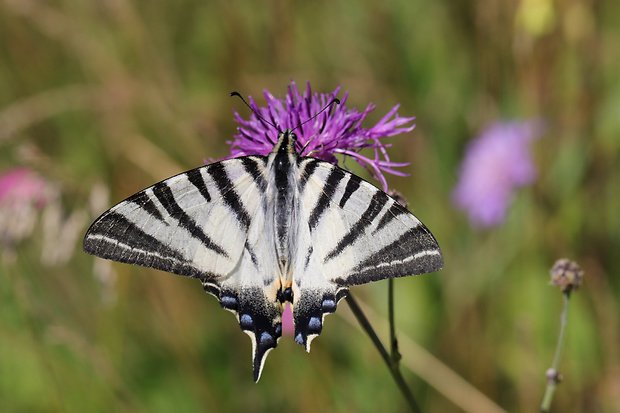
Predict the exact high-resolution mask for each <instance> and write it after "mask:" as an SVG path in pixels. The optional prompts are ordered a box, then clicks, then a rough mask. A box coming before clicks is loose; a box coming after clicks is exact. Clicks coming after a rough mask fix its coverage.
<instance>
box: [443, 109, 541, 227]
mask: <svg viewBox="0 0 620 413" xmlns="http://www.w3.org/2000/svg"><path fill="white" fill-rule="evenodd" d="M543 133H544V126H543V124H542V122H541V121H540V120H531V121H525V122H518V121H514V122H497V123H494V124H493V125H491V126H490V127H489V128H487V129H486V130H484V131H483V132H482V133H481V134H480V136H479V137H478V138H476V139H474V140H473V141H471V142H470V143H469V145H468V146H467V148H466V153H465V158H464V159H463V163H462V164H461V170H460V176H459V181H458V183H457V185H456V187H455V188H454V190H453V193H452V198H453V201H454V203H455V204H456V206H457V207H459V208H460V209H462V210H464V211H465V212H466V213H467V214H468V216H469V221H470V222H471V224H472V225H473V226H474V227H491V226H495V225H498V224H500V223H501V222H502V221H503V220H504V219H505V217H506V212H507V209H508V206H509V205H510V203H511V202H512V198H513V196H514V192H515V190H516V189H517V188H519V187H523V186H526V185H530V184H532V183H533V182H534V180H535V179H536V167H535V166H534V162H533V161H532V154H531V143H532V141H533V140H534V139H537V138H539V137H540V136H541V135H542V134H543Z"/></svg>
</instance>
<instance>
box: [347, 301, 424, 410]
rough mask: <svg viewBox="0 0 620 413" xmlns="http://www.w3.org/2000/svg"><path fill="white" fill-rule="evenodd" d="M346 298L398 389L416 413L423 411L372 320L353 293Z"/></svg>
mask: <svg viewBox="0 0 620 413" xmlns="http://www.w3.org/2000/svg"><path fill="white" fill-rule="evenodd" d="M346 299H347V303H348V304H349V307H350V308H351V311H352V312H353V314H354V315H355V318H357V321H358V322H359V323H360V325H361V326H362V328H363V329H364V331H366V334H368V336H369V337H370V339H371V340H372V342H373V344H374V345H375V347H376V348H377V350H378V351H379V354H381V357H382V358H383V361H385V364H387V366H388V369H389V370H390V374H391V375H392V378H393V379H394V381H395V382H396V385H397V386H398V389H399V390H400V392H401V393H402V394H403V397H404V398H405V399H406V400H407V402H408V403H409V406H410V407H411V410H412V411H414V412H416V413H421V410H420V407H419V406H418V403H417V402H416V400H415V398H414V397H413V393H411V389H409V386H407V383H406V382H405V379H404V378H403V375H402V374H401V372H400V369H399V368H398V364H396V365H394V363H392V359H391V358H390V355H389V354H388V352H387V351H386V350H385V347H384V346H383V344H382V343H381V340H379V337H378V336H377V334H376V333H375V330H374V329H373V328H372V326H371V325H370V322H369V321H368V319H367V318H366V316H365V315H364V313H363V312H362V309H361V308H360V307H359V305H357V302H356V301H355V299H354V298H353V296H352V295H351V293H349V294H348V295H347V298H346ZM391 329H392V327H390V330H391Z"/></svg>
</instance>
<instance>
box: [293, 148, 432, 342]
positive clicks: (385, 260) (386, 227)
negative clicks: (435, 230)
mask: <svg viewBox="0 0 620 413" xmlns="http://www.w3.org/2000/svg"><path fill="white" fill-rule="evenodd" d="M299 182H300V185H299V204H300V216H299V222H298V235H299V237H298V240H299V241H298V242H299V246H300V247H299V248H298V249H297V254H296V256H295V262H294V271H293V297H294V300H293V301H294V302H293V314H294V319H295V341H297V342H298V343H300V344H302V345H304V346H305V347H306V349H307V350H308V351H309V349H310V341H311V340H312V338H314V337H316V336H317V335H318V334H319V333H320V332H321V329H322V326H323V319H324V315H325V314H327V313H333V312H334V311H336V305H337V303H338V301H339V300H340V299H342V298H343V297H344V296H345V295H346V293H347V291H348V287H350V286H353V285H358V284H364V283H368V282H372V281H377V280H381V279H385V278H394V277H404V276H408V275H417V274H423V273H428V272H432V271H437V270H439V269H441V267H442V266H443V257H442V255H441V250H440V249H439V245H438V244H437V241H436V240H435V238H434V237H433V235H432V234H431V233H430V231H429V230H428V229H427V228H426V227H425V226H424V225H423V224H422V223H421V222H420V221H419V220H418V219H417V218H416V217H415V216H414V215H413V214H412V213H411V212H409V211H407V209H406V208H404V207H403V206H401V205H400V204H399V203H398V202H397V201H396V200H394V199H392V198H391V197H390V196H388V195H387V194H386V193H385V192H383V191H381V190H379V189H378V188H376V187H375V186H374V185H372V184H370V183H369V182H366V181H364V180H362V179H361V178H360V177H358V176H356V175H353V174H351V173H349V172H347V171H344V170H343V169H341V168H338V167H336V166H334V165H332V164H329V163H327V162H322V161H318V160H316V159H314V158H302V161H301V162H300V180H299Z"/></svg>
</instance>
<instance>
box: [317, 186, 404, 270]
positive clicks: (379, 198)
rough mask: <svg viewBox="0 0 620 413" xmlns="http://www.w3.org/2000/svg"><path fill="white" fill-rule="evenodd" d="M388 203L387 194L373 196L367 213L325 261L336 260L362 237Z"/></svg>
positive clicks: (381, 192)
mask: <svg viewBox="0 0 620 413" xmlns="http://www.w3.org/2000/svg"><path fill="white" fill-rule="evenodd" d="M388 201H390V197H389V196H388V195H387V194H386V193H385V192H383V191H379V190H377V192H375V194H374V195H373V196H372V198H371V200H370V203H369V204H368V207H367V208H366V211H364V213H363V214H362V216H361V217H360V219H359V220H358V221H357V222H356V223H355V224H354V225H353V226H352V227H351V229H350V230H349V232H347V233H346V234H345V236H343V237H342V238H341V239H340V241H338V244H337V245H336V247H335V248H334V249H333V250H332V251H331V252H330V253H329V254H327V256H326V257H325V261H329V260H331V259H333V258H336V257H337V256H338V255H340V253H342V251H343V250H344V249H345V248H346V247H348V246H349V245H352V244H353V243H354V242H355V241H356V240H357V239H358V238H359V237H360V236H362V235H363V234H364V231H365V230H366V228H367V227H369V226H370V225H371V224H372V222H373V220H374V219H375V218H376V217H377V215H379V212H381V210H382V209H383V207H384V206H385V204H386V203H387V202H388ZM392 202H394V201H392Z"/></svg>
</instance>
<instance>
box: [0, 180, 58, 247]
mask: <svg viewBox="0 0 620 413" xmlns="http://www.w3.org/2000/svg"><path fill="white" fill-rule="evenodd" d="M52 198H53V191H52V190H51V188H50V186H49V185H48V183H47V182H46V181H45V180H43V179H42V178H40V177H39V176H37V175H36V174H35V173H34V172H33V171H31V170H30V169H27V168H14V169H10V170H8V171H6V172H4V173H2V174H0V244H1V245H3V246H4V247H5V250H6V249H7V248H10V247H12V246H13V245H15V244H16V243H17V242H19V241H20V240H22V239H24V238H25V237H27V236H29V235H30V234H31V233H32V231H33V229H34V226H35V223H36V221H37V217H38V214H39V212H40V211H41V209H42V208H43V207H44V206H45V205H46V204H47V203H48V202H49V201H50V200H51V199H52ZM5 252H6V251H5Z"/></svg>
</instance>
